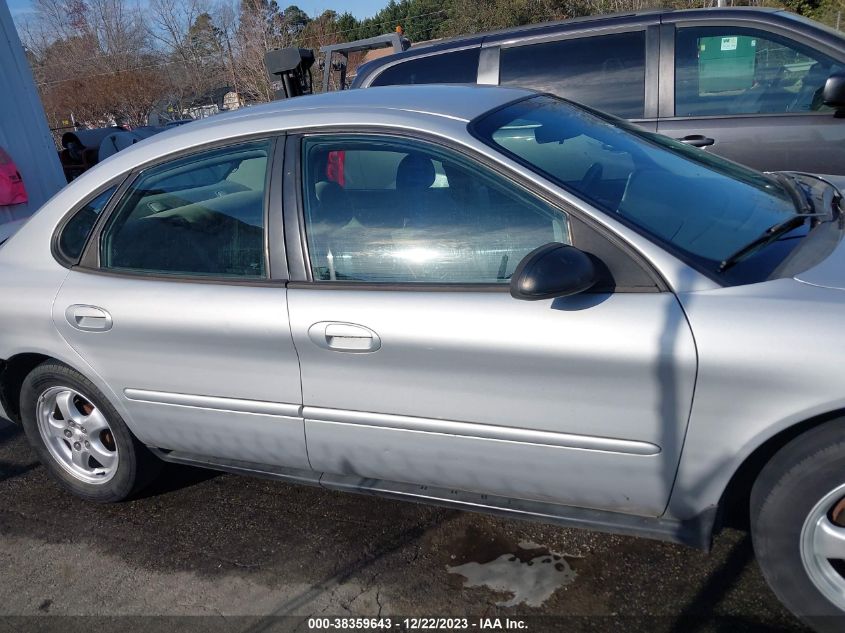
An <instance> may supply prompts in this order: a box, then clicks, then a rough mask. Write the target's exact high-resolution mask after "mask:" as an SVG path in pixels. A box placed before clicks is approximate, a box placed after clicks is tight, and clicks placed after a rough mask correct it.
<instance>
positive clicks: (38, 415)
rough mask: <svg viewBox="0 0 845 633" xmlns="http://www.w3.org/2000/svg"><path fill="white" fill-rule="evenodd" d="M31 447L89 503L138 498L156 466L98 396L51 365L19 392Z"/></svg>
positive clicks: (34, 374) (70, 374)
mask: <svg viewBox="0 0 845 633" xmlns="http://www.w3.org/2000/svg"><path fill="white" fill-rule="evenodd" d="M21 414H22V415H21V417H22V421H23V426H24V430H25V432H26V435H27V439H28V440H29V443H30V445H31V446H32V448H33V449H34V450H35V452H36V454H37V455H38V458H39V459H40V460H41V462H42V463H43V464H44V465H45V466H46V467H47V469H48V470H49V471H50V474H51V475H52V476H53V477H54V478H55V479H56V480H57V481H58V482H59V483H60V484H61V485H62V486H64V487H65V488H67V489H68V490H70V491H71V492H73V493H74V494H76V495H78V496H80V497H82V498H84V499H87V500H89V501H99V502H112V501H120V500H122V499H125V498H126V497H128V496H130V495H132V494H134V493H136V492H138V491H139V490H140V489H141V488H142V487H143V486H144V485H146V484H147V483H149V482H150V481H151V479H152V478H153V477H154V476H155V474H156V473H157V472H158V469H159V466H160V462H159V460H157V459H156V458H155V457H154V456H153V455H152V454H151V453H150V452H149V450H147V448H146V447H145V446H143V445H142V444H140V443H139V442H138V440H136V439H135V437H134V436H133V435H132V433H131V432H130V431H129V429H128V427H127V426H126V424H125V423H124V422H123V420H122V419H121V417H120V415H119V414H118V413H117V411H116V410H115V409H114V407H112V406H111V404H110V403H109V402H108V400H107V399H106V398H105V397H104V396H103V395H102V393H100V391H99V390H98V389H97V388H96V387H95V386H94V385H93V384H92V383H91V382H90V381H89V380H88V379H87V378H85V377H84V376H82V374H80V373H79V372H77V371H75V370H73V369H71V368H70V367H67V366H66V365H62V364H60V363H55V362H46V363H43V364H41V365H39V366H38V367H36V368H35V369H34V370H33V371H32V372H31V373H30V374H29V376H27V377H26V380H24V384H23V387H22V389H21Z"/></svg>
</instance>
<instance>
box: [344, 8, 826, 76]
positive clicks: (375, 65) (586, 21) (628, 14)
mask: <svg viewBox="0 0 845 633" xmlns="http://www.w3.org/2000/svg"><path fill="white" fill-rule="evenodd" d="M664 15H671V16H672V18H673V19H676V18H677V19H690V20H693V19H696V18H704V17H707V18H711V19H721V18H743V17H745V18H749V17H751V18H754V17H757V18H760V17H762V16H764V15H767V16H770V18H772V17H774V16H777V18H776V19H786V20H789V19H791V18H793V17H796V18H800V16H795V15H794V14H791V13H789V12H786V11H783V10H782V9H778V8H773V7H709V8H702V9H644V10H642V11H623V12H619V13H606V14H601V15H586V16H582V17H578V18H568V19H565V20H554V21H551V22H540V23H536V24H524V25H521V26H513V27H509V28H505V29H497V30H494V31H484V32H481V33H474V34H471V35H459V36H457V37H451V38H444V39H439V40H433V41H430V42H425V43H422V44H417V45H413V46H411V48H409V49H408V50H406V51H402V52H400V53H394V54H392V55H385V56H383V57H379V58H377V59H374V60H372V61H369V62H367V63H365V64H362V65H361V66H359V67H358V69H357V74H356V77H355V81H354V83H353V86H358V85H360V83H361V82H362V81H363V80H364V79H366V78H367V77H369V76H370V75H371V74H372V73H374V72H375V71H377V70H378V69H380V68H382V67H384V66H386V65H388V64H390V63H391V62H394V61H396V60H398V59H410V58H412V57H416V56H417V55H425V54H428V53H433V52H436V51H446V50H453V49H456V48H471V47H476V46H481V44H482V43H487V44H489V43H493V42H503V41H506V40H510V39H515V38H525V37H531V36H542V35H544V34H552V33H556V32H562V31H566V30H568V29H570V28H571V29H581V28H583V27H584V26H585V25H587V26H589V27H590V28H593V27H599V26H616V25H625V24H638V23H642V22H648V21H649V20H651V21H656V22H659V21H660V17H661V16H664ZM799 21H801V22H804V23H805V24H813V23H812V22H810V21H809V20H806V18H805V19H800V20H799ZM816 26H820V25H818V24H816Z"/></svg>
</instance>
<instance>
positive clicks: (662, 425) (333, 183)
mask: <svg viewBox="0 0 845 633" xmlns="http://www.w3.org/2000/svg"><path fill="white" fill-rule="evenodd" d="M843 218H845V216H843V207H842V195H841V193H840V192H839V190H838V189H837V188H836V187H835V186H834V185H833V184H831V183H830V181H829V180H827V179H825V178H820V177H817V176H811V175H806V174H760V173H757V172H754V171H751V170H749V169H746V168H744V167H741V166H739V165H737V164H734V163H730V162H727V161H724V160H722V159H719V158H717V157H714V156H712V155H710V154H708V153H706V152H704V151H701V150H698V149H695V148H690V147H687V146H685V145H682V144H680V143H677V142H675V141H672V140H670V139H667V138H664V137H661V136H658V135H656V134H653V133H651V132H648V131H645V130H643V129H642V128H638V127H633V126H631V125H630V124H627V123H624V122H622V121H619V120H616V119H613V118H610V117H608V116H605V115H603V114H600V113H597V112H593V111H591V110H587V109H584V108H581V107H578V106H576V105H573V104H571V103H568V102H565V101H562V100H559V99H556V98H553V97H551V96H548V95H540V94H537V93H533V92H529V91H524V90H511V89H500V88H484V87H457V86H456V87H437V86H426V87H401V88H378V89H372V90H356V91H349V92H343V93H333V94H328V95H322V96H317V97H305V98H300V99H293V100H290V101H288V102H281V103H274V104H270V105H267V106H260V107H252V108H247V109H244V110H241V111H239V112H236V113H233V114H230V115H224V116H219V117H215V118H212V119H209V120H207V121H205V122H202V123H192V124H189V125H185V126H181V127H180V128H178V129H174V130H172V131H169V132H166V133H164V134H161V135H159V136H156V137H154V138H152V139H149V140H146V141H144V142H141V143H138V144H137V145H136V146H134V147H133V148H131V149H128V150H126V151H124V152H121V153H119V154H117V155H115V156H113V157H111V158H110V159H108V160H106V161H104V162H103V163H102V164H100V165H99V166H97V167H96V168H95V169H93V170H91V171H90V172H89V173H86V174H85V175H83V176H82V177H80V178H79V179H77V180H75V181H74V182H73V183H71V184H70V185H68V187H67V188H65V189H64V190H63V191H62V192H61V193H60V194H59V195H57V196H56V197H54V198H53V199H52V200H51V201H50V202H48V203H47V204H46V205H45V206H44V207H43V208H42V209H41V210H40V211H39V212H38V213H37V214H36V215H35V216H33V217H32V219H31V220H30V221H29V222H28V223H27V224H26V225H24V226H23V227H22V228H21V229H20V230H19V231H18V232H17V233H16V234H15V235H14V236H13V237H12V238H11V239H9V240H8V241H7V242H6V243H5V244H4V245H3V246H2V247H0V293H2V297H3V302H2V304H0V322H2V323H3V328H2V330H0V358H1V359H3V360H2V361H0V368H2V374H0V403H2V407H3V409H4V410H5V415H6V416H7V417H9V418H11V419H13V420H15V421H18V422H20V423H21V424H22V425H23V426H24V429H25V430H26V434H27V436H28V438H29V440H30V442H31V443H32V446H33V447H34V449H35V451H36V452H37V454H38V456H39V457H40V458H41V460H42V461H43V462H44V463H45V464H46V465H47V467H48V468H49V470H50V472H51V473H52V475H53V476H54V477H55V479H56V480H57V481H58V482H59V483H60V484H62V485H63V486H65V487H66V488H67V489H69V490H70V491H72V492H74V493H76V494H78V495H80V496H82V497H84V498H86V499H89V500H92V501H118V500H121V499H124V498H126V497H127V496H130V495H132V494H134V493H136V492H137V491H139V490H140V489H141V488H142V487H143V486H144V485H145V484H147V483H148V482H149V481H150V480H151V478H152V477H154V476H155V474H156V471H157V465H159V464H160V463H161V460H165V461H170V462H177V463H184V464H195V465H202V466H207V467H210V468H217V469H222V470H228V471H235V472H243V473H252V474H257V473H260V474H263V475H268V476H272V477H277V478H280V479H285V480H289V481H295V482H301V483H310V484H315V485H320V486H323V487H325V488H332V489H339V490H347V491H352V492H366V493H376V494H383V495H388V496H392V497H398V498H403V499H408V500H411V501H421V502H426V503H436V504H443V505H448V506H453V507H457V508H464V509H468V510H474V511H482V512H492V513H500V514H507V515H512V516H517V517H523V518H533V519H540V520H543V521H548V522H554V523H559V524H561V525H567V526H583V527H588V528H593V529H600V530H608V531H613V532H620V533H626V534H635V535H640V536H645V537H652V538H658V539H666V540H670V541H675V542H680V543H685V544H688V545H692V546H696V547H701V548H707V547H709V545H710V542H711V538H712V537H713V535H714V534H715V533H716V532H717V531H718V529H719V528H720V527H721V526H723V525H725V524H726V523H728V522H730V523H734V524H735V523H742V522H743V521H748V522H750V526H751V530H752V532H753V539H754V545H755V549H756V552H757V556H758V558H759V561H760V564H761V566H762V568H763V570H764V573H765V575H766V577H767V578H768V580H769V581H770V583H771V585H772V587H773V589H774V591H775V592H776V593H777V594H778V596H779V597H780V598H781V599H782V600H783V601H784V602H785V603H786V604H787V605H788V606H789V607H790V608H791V609H792V610H793V611H795V612H796V613H797V614H799V615H800V616H802V617H804V618H805V619H806V620H807V621H808V622H811V623H812V624H813V625H814V626H816V627H818V628H819V629H820V630H824V629H830V630H832V629H834V628H838V627H839V626H840V625H841V624H842V622H841V621H838V620H837V617H839V616H843V614H845V575H843V574H845V417H843V410H845V379H843V377H842V375H841V374H840V371H839V370H838V369H837V368H838V367H839V365H838V364H837V363H838V361H836V358H842V357H843V356H845V334H843V323H845V294H843V289H845V244H843V241H842V240H843V226H845V224H843V222H844V221H845V220H843Z"/></svg>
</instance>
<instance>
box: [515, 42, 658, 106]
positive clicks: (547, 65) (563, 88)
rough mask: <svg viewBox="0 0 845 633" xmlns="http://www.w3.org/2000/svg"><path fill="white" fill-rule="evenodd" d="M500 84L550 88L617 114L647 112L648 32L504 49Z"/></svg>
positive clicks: (549, 89) (562, 94)
mask: <svg viewBox="0 0 845 633" xmlns="http://www.w3.org/2000/svg"><path fill="white" fill-rule="evenodd" d="M500 65H501V71H500V83H501V84H502V85H503V86H521V87H524V88H533V89H534V90H540V91H542V92H551V93H552V94H556V95H558V96H560V97H564V98H565V99H571V100H572V101H577V102H578V103H583V104H585V105H588V106H591V107H593V108H596V109H598V110H602V111H604V112H609V113H611V114H615V115H616V116H620V117H624V118H628V119H636V118H638V117H642V116H643V109H644V105H643V104H644V101H645V32H643V31H636V32H633V33H618V34H614V35H602V36H601V37H583V38H578V39H573V40H562V41H557V42H545V43H543V44H531V45H528V46H516V47H513V48H503V49H502V52H501V59H500Z"/></svg>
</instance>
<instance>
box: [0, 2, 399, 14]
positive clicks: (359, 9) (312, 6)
mask: <svg viewBox="0 0 845 633" xmlns="http://www.w3.org/2000/svg"><path fill="white" fill-rule="evenodd" d="M5 1H6V2H7V3H8V5H9V10H10V11H11V12H12V17H18V16H20V15H22V14H24V13H27V12H29V11H31V10H32V0H5ZM140 1H141V3H142V4H143V0H140ZM277 1H278V2H279V6H280V7H282V8H284V7H287V6H289V5H291V4H295V5H297V6H298V7H299V8H300V9H302V10H303V11H305V12H306V13H307V14H308V15H310V16H315V15H319V14H320V13H322V12H323V11H325V10H326V9H334V10H335V11H337V12H338V13H344V12H345V11H349V13H351V14H352V15H354V16H355V17H356V18H368V17H371V16H373V15H375V14H376V13H378V11H379V10H380V9H381V8H383V7H384V5H386V4H387V0H277Z"/></svg>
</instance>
